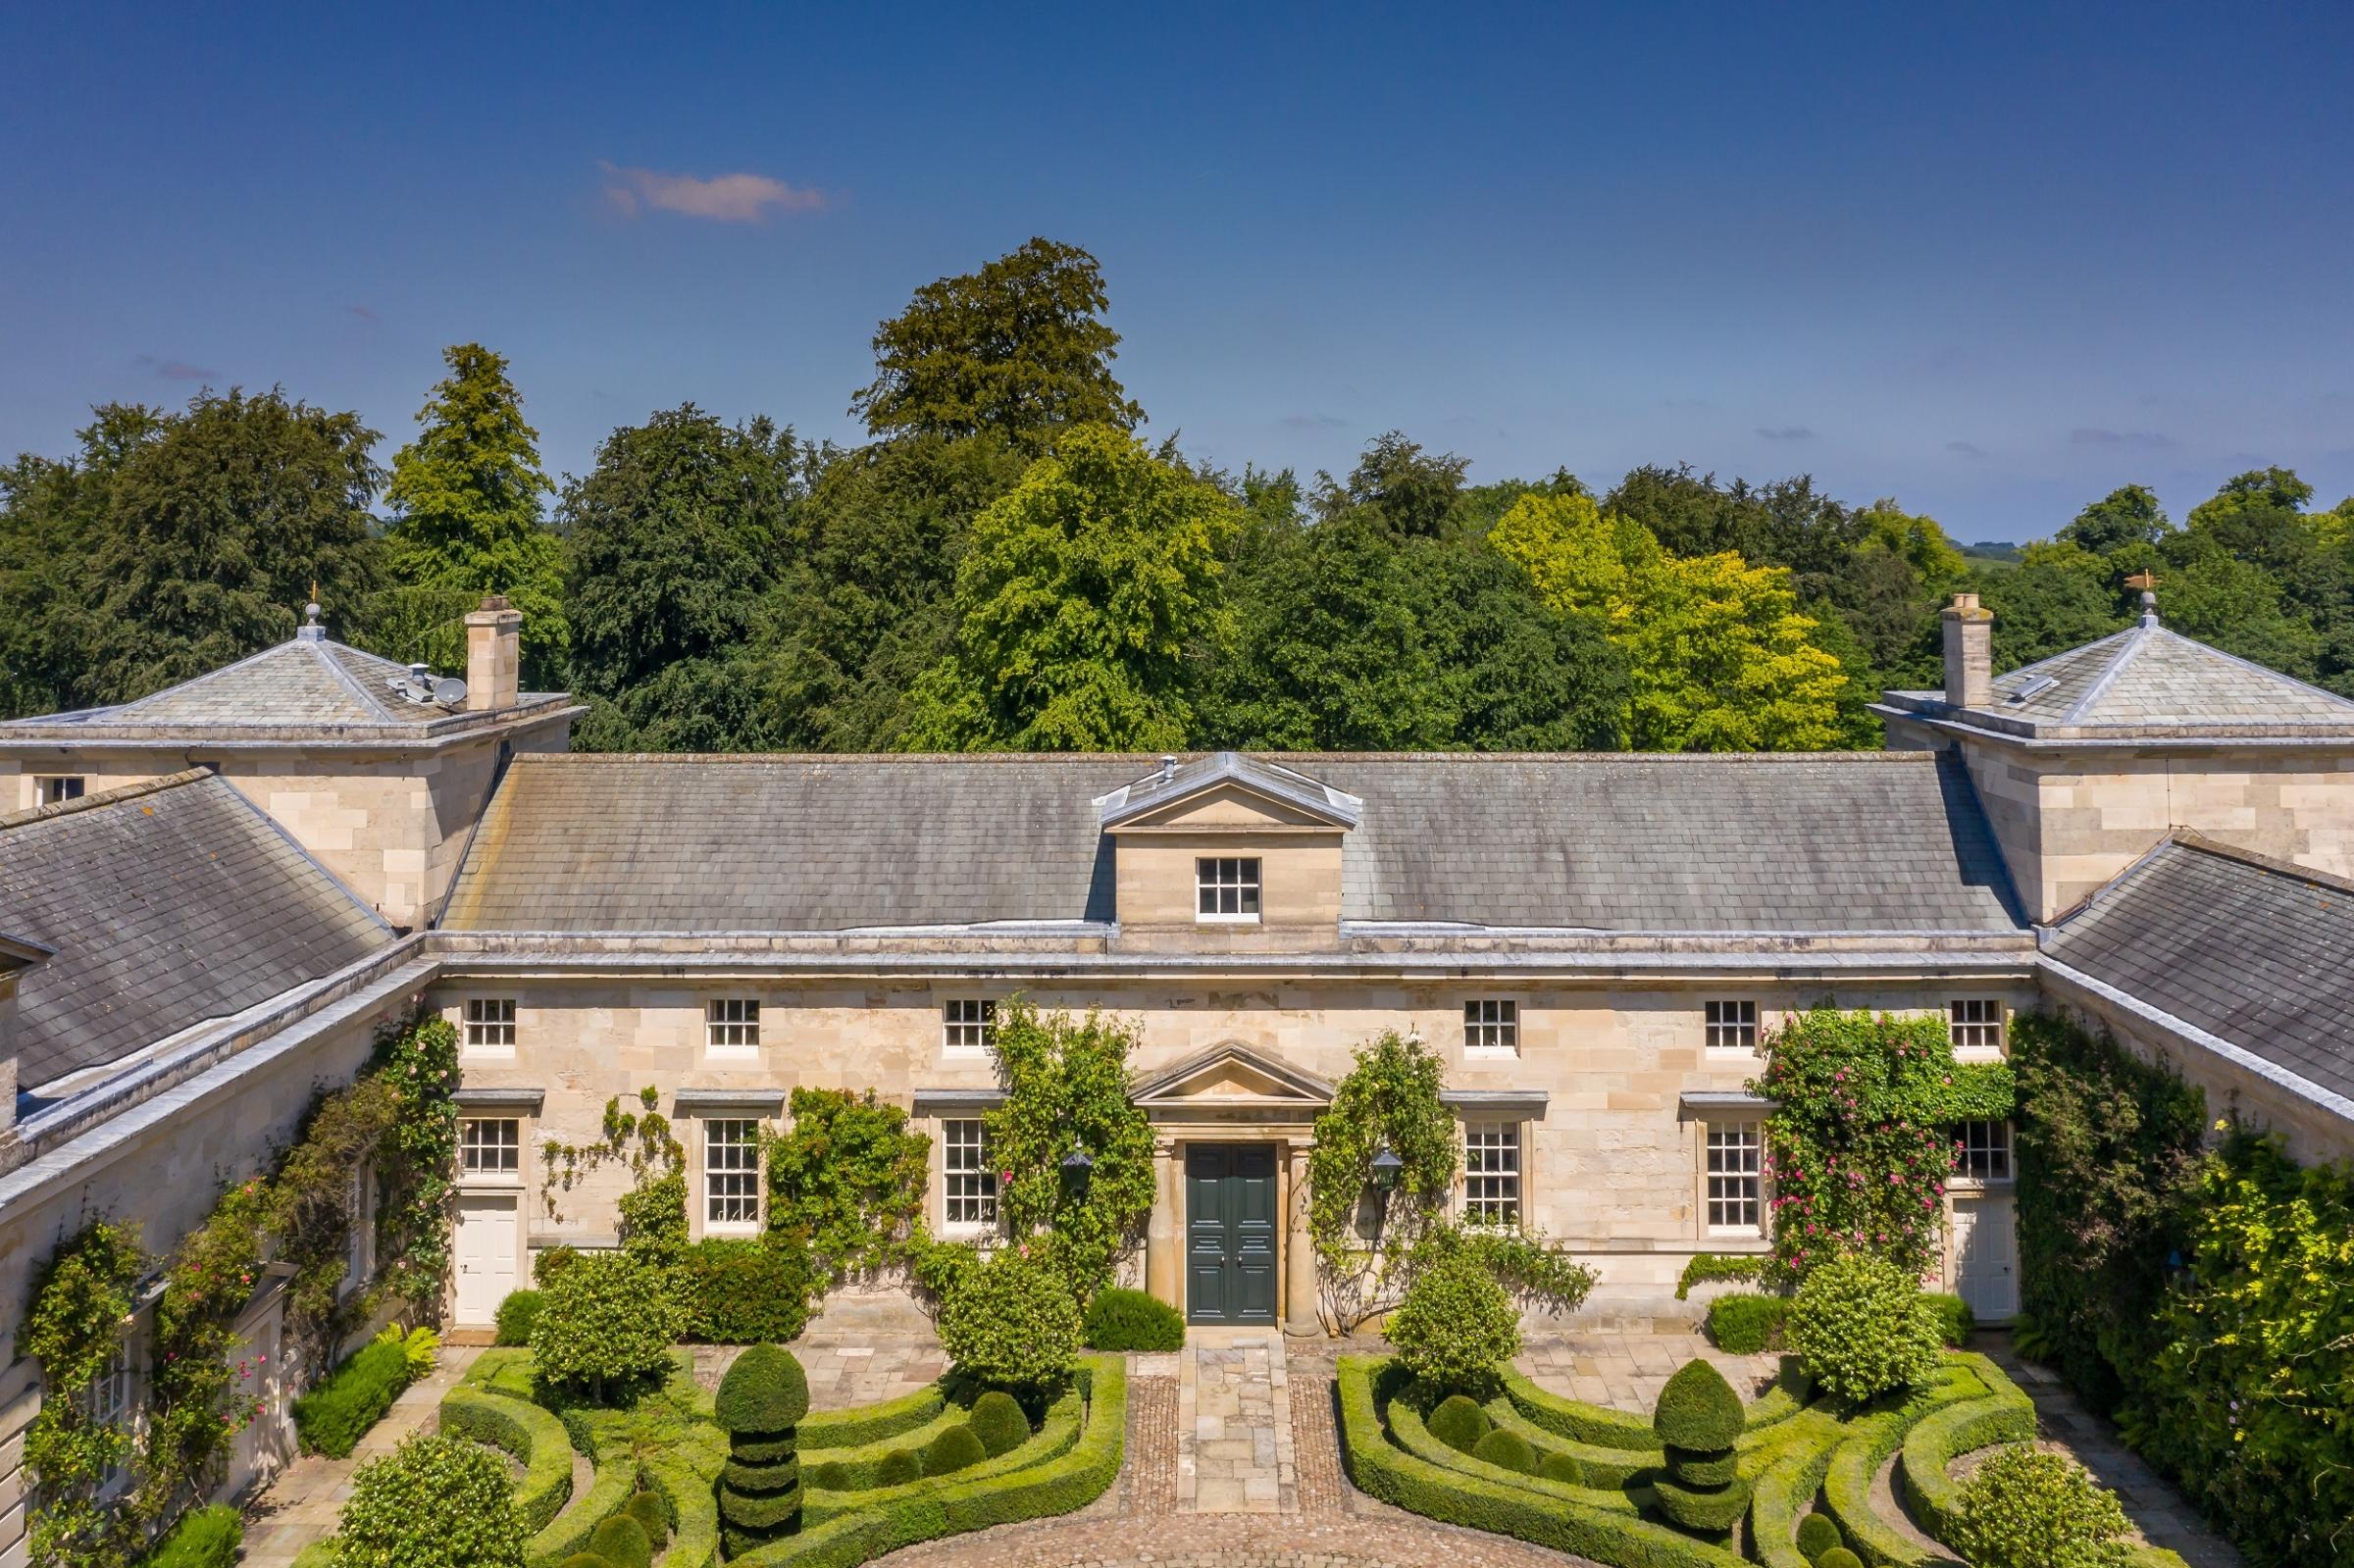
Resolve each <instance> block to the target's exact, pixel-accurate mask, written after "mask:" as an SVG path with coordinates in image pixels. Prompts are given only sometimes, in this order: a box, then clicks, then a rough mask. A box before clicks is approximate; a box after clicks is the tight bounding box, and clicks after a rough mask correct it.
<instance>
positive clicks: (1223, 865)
mask: <svg viewBox="0 0 2354 1568" xmlns="http://www.w3.org/2000/svg"><path fill="white" fill-rule="evenodd" d="M1194 876H1195V880H1196V884H1197V887H1198V891H1199V893H1200V902H1199V904H1198V905H1197V908H1198V910H1199V913H1200V918H1201V919H1203V920H1256V919H1257V918H1258V861H1257V860H1256V859H1239V860H1238V859H1236V858H1234V857H1232V856H1209V855H1204V856H1203V857H1202V858H1201V859H1199V860H1197V861H1195V862H1194Z"/></svg>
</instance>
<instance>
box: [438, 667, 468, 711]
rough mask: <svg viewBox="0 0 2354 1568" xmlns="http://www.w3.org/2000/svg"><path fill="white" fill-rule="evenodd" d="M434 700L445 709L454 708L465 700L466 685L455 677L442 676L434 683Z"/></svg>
mask: <svg viewBox="0 0 2354 1568" xmlns="http://www.w3.org/2000/svg"><path fill="white" fill-rule="evenodd" d="M434 700H435V702H438V703H440V704H441V705H442V706H443V707H445V708H454V707H456V706H457V705H458V704H459V703H461V702H464V701H465V700H466V683H465V682H463V681H460V680H458V679H457V678H456V677H455V676H446V675H445V676H443V677H442V678H441V679H440V680H438V681H436V682H435V683H434Z"/></svg>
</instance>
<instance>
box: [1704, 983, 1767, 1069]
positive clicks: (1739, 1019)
mask: <svg viewBox="0 0 2354 1568" xmlns="http://www.w3.org/2000/svg"><path fill="white" fill-rule="evenodd" d="M1700 1017H1701V1038H1702V1042H1703V1044H1704V1045H1705V1046H1706V1048H1707V1050H1708V1053H1709V1054H1710V1055H1711V1056H1714V1057H1718V1058H1736V1057H1737V1058H1742V1059H1754V1058H1755V1057H1756V1056H1757V1054H1758V1044H1759V1041H1760V1040H1761V1039H1762V1038H1763V1037H1764V1031H1765V1018H1764V1016H1763V1010H1762V1009H1761V1008H1760V1007H1759V1006H1758V1004H1757V1001H1756V1000H1755V999H1754V998H1752V997H1747V996H1712V997H1709V998H1708V999H1707V1000H1706V1001H1704V1002H1702V1003H1701V1012H1700Z"/></svg>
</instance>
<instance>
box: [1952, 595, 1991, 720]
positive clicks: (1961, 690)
mask: <svg viewBox="0 0 2354 1568" xmlns="http://www.w3.org/2000/svg"><path fill="white" fill-rule="evenodd" d="M1944 617H1945V700H1946V702H1947V703H1948V704H1950V705H1951V706H1953V707H1957V708H1983V707H1985V706H1986V705H1987V704H1988V703H1990V702H1992V701H1993V700H1994V612H1993V611H1992V610H1988V609H1984V608H1982V607H1981V606H1980V605H1979V603H1978V596H1977V595H1976V594H1974V593H1957V594H1955V595H1954V602H1953V603H1952V604H1949V605H1947V606H1946V607H1945V611H1944Z"/></svg>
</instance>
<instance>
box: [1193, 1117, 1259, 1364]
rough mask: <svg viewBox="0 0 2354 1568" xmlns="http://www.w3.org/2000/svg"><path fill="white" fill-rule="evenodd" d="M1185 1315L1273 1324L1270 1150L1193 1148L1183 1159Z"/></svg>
mask: <svg viewBox="0 0 2354 1568" xmlns="http://www.w3.org/2000/svg"><path fill="white" fill-rule="evenodd" d="M1185 1258H1186V1292H1185V1301H1186V1316H1187V1317H1188V1318H1189V1319H1190V1320H1192V1321H1193V1322H1196V1323H1272V1322H1274V1321H1275V1284H1276V1273H1275V1150H1274V1148H1273V1146H1272V1145H1270V1144H1266V1143H1196V1144H1192V1145H1189V1146H1188V1147H1187V1149H1186V1156H1185Z"/></svg>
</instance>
